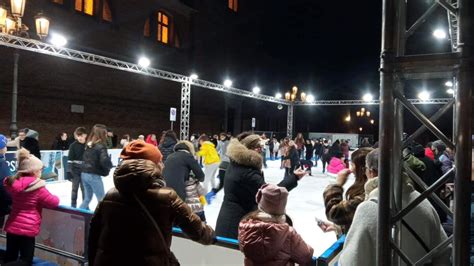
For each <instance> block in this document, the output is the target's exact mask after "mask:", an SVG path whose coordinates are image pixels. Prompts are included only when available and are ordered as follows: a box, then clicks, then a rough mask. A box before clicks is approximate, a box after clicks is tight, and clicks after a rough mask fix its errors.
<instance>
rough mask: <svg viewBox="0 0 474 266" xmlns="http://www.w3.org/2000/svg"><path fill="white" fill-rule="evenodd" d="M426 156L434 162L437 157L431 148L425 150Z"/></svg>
mask: <svg viewBox="0 0 474 266" xmlns="http://www.w3.org/2000/svg"><path fill="white" fill-rule="evenodd" d="M425 156H426V157H428V158H430V159H431V160H433V161H434V159H435V155H434V153H433V150H432V149H431V148H429V147H426V148H425Z"/></svg>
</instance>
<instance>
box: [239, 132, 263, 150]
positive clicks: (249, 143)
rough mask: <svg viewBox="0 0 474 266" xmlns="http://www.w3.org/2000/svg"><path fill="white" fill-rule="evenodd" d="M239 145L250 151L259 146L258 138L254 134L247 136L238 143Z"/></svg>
mask: <svg viewBox="0 0 474 266" xmlns="http://www.w3.org/2000/svg"><path fill="white" fill-rule="evenodd" d="M240 143H242V144H243V145H244V146H245V147H247V149H251V150H253V149H255V148H258V147H260V146H261V145H260V136H259V135H255V134H252V135H248V136H247V137H245V138H244V139H242V140H241V141H240Z"/></svg>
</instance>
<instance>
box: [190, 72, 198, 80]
mask: <svg viewBox="0 0 474 266" xmlns="http://www.w3.org/2000/svg"><path fill="white" fill-rule="evenodd" d="M189 77H190V78H191V79H198V78H199V76H198V75H197V74H195V73H193V74H191V76H189Z"/></svg>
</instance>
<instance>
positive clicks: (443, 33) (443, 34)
mask: <svg viewBox="0 0 474 266" xmlns="http://www.w3.org/2000/svg"><path fill="white" fill-rule="evenodd" d="M433 36H434V37H435V38H436V39H439V40H442V39H446V36H447V35H446V31H444V30H442V29H436V30H435V31H433Z"/></svg>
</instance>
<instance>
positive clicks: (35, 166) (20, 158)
mask: <svg viewBox="0 0 474 266" xmlns="http://www.w3.org/2000/svg"><path fill="white" fill-rule="evenodd" d="M41 169H43V162H42V161H41V160H40V159H38V158H37V157H36V156H34V155H33V154H31V153H30V152H29V151H28V150H27V149H25V148H21V149H20V150H18V152H17V173H18V174H29V173H34V172H36V171H39V170H41Z"/></svg>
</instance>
